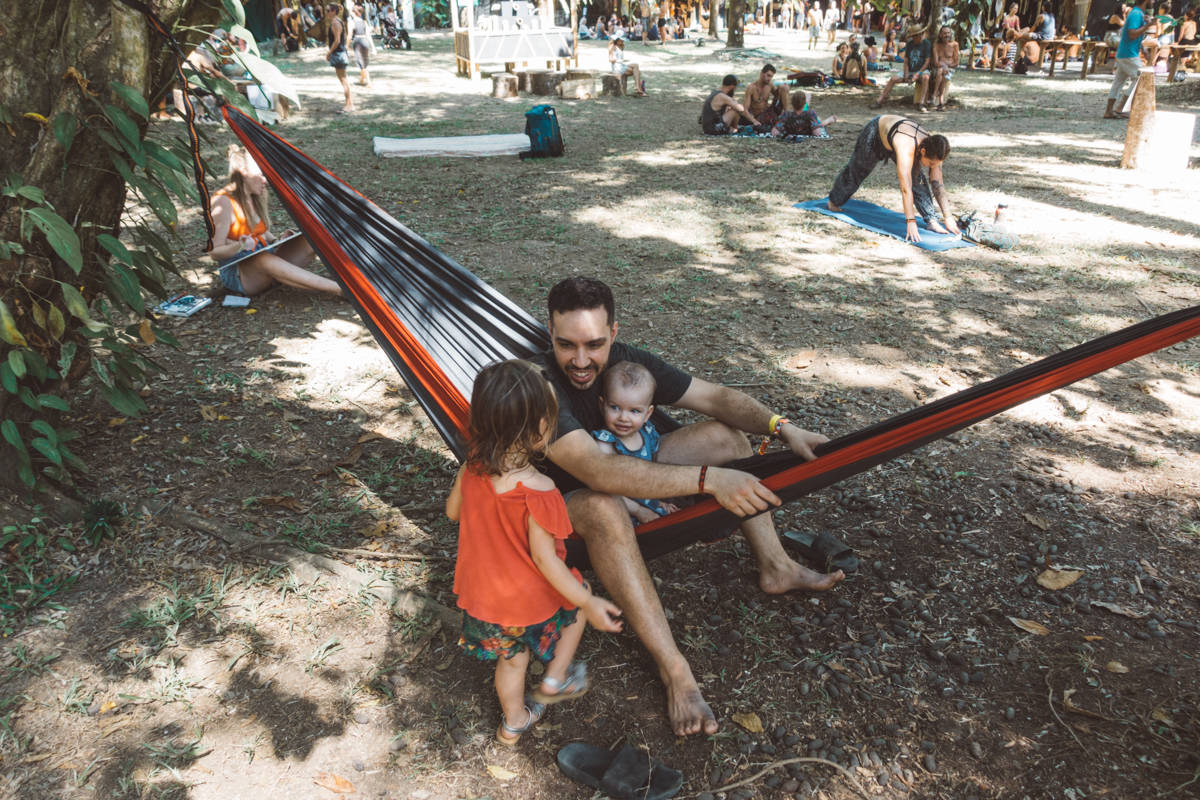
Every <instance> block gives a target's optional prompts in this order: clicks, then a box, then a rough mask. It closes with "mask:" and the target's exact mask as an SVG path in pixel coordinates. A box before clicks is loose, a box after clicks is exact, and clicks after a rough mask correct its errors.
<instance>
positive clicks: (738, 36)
mask: <svg viewBox="0 0 1200 800" xmlns="http://www.w3.org/2000/svg"><path fill="white" fill-rule="evenodd" d="M725 15H726V17H727V19H726V20H725V25H726V27H727V28H728V31H729V33H728V35H727V36H726V37H725V46H726V47H745V46H746V32H745V27H746V25H745V23H746V0H728V2H726V3H725Z"/></svg>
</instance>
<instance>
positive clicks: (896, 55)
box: [883, 28, 901, 61]
mask: <svg viewBox="0 0 1200 800" xmlns="http://www.w3.org/2000/svg"><path fill="white" fill-rule="evenodd" d="M883 60H884V61H900V60H901V58H900V48H899V47H898V46H897V45H896V31H895V29H894V28H889V29H888V32H887V35H886V36H885V37H884V39H883Z"/></svg>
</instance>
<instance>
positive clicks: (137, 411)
mask: <svg viewBox="0 0 1200 800" xmlns="http://www.w3.org/2000/svg"><path fill="white" fill-rule="evenodd" d="M101 393H102V394H103V395H104V399H105V400H107V401H108V404H109V405H110V406H112V407H113V408H114V409H116V410H117V412H118V413H120V414H124V415H125V416H127V417H140V416H141V415H142V412H143V411H145V410H146V404H145V403H144V402H143V401H142V398H140V397H138V396H137V393H136V392H133V391H130V390H129V389H109V388H104V389H102V390H101Z"/></svg>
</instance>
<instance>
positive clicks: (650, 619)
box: [539, 278, 845, 736]
mask: <svg viewBox="0 0 1200 800" xmlns="http://www.w3.org/2000/svg"><path fill="white" fill-rule="evenodd" d="M548 307H549V314H550V319H549V323H550V336H551V341H552V348H551V349H550V350H549V351H547V352H546V353H544V354H543V355H542V356H541V357H540V359H539V360H540V361H541V363H542V366H543V367H544V368H545V369H546V372H547V376H548V378H549V379H550V382H551V384H552V385H553V386H554V388H555V391H556V392H557V394H558V401H559V416H558V430H557V431H556V433H555V438H554V440H553V441H552V443H551V444H550V447H549V449H548V456H549V459H550V461H551V462H553V464H554V466H556V467H558V468H559V469H561V470H564V471H565V472H566V473H569V475H570V476H573V477H574V479H575V487H576V488H575V490H574V491H572V488H571V486H570V485H569V484H566V483H560V484H559V485H560V488H562V490H563V492H564V494H567V510H568V511H569V513H570V517H571V523H572V525H573V526H574V528H575V532H576V533H578V534H579V535H580V536H581V537H582V538H583V539H584V541H585V542H586V543H587V548H588V556H589V558H590V559H591V562H592V566H593V567H594V568H595V570H596V574H597V575H598V576H599V578H600V580H601V582H602V583H603V584H604V586H605V588H606V589H607V590H608V591H609V592H610V593H611V594H612V596H613V597H614V599H615V600H616V602H617V604H618V605H619V606H620V607H621V608H622V609H623V610H624V612H625V618H626V619H627V620H628V621H629V623H630V624H631V625H632V627H633V630H634V631H635V632H636V633H637V635H638V637H639V638H640V639H641V640H642V643H643V644H644V645H645V646H646V649H647V650H648V651H649V652H650V655H651V657H652V658H653V659H654V661H655V663H656V664H657V666H658V670H659V675H660V677H661V678H662V680H663V683H664V684H665V686H666V690H667V715H668V717H669V718H670V722H671V726H672V728H673V729H674V731H675V733H676V734H677V735H680V736H687V735H689V734H695V733H703V734H707V735H711V734H713V733H716V731H717V729H718V725H717V721H716V718H715V717H714V716H713V713H712V711H711V709H709V707H708V704H707V703H706V702H705V701H704V697H703V695H701V693H700V688H699V686H698V685H697V684H696V679H695V677H694V676H693V675H692V671H691V667H690V666H689V664H688V662H687V660H686V659H685V658H684V657H683V654H682V653H681V652H680V651H679V648H678V646H677V645H676V644H675V639H674V636H673V635H672V633H671V629H670V626H669V625H668V623H667V618H666V614H665V613H664V612H663V608H662V603H661V602H660V600H659V598H658V592H657V591H656V589H655V586H654V582H653V580H652V579H651V577H650V573H649V572H648V571H647V569H646V564H645V561H644V560H643V559H642V555H641V552H640V551H639V549H638V546H637V542H636V540H635V535H634V529H633V525H632V523H631V521H630V517H629V513H628V512H627V511H626V509H625V506H624V504H623V503H622V502H621V500H620V497H621V496H626V497H647V498H659V499H662V498H672V497H681V496H685V495H691V494H696V493H700V494H709V495H712V496H713V498H715V499H716V500H717V502H719V503H720V504H721V505H722V506H724V507H725V508H727V509H728V510H730V511H732V512H734V513H736V514H738V515H739V516H742V517H749V519H747V520H746V521H745V522H744V523H743V524H742V527H741V530H742V533H743V534H744V535H745V536H746V539H747V541H748V542H749V544H750V548H751V550H752V551H753V552H754V556H755V559H756V560H757V562H758V567H759V588H761V589H762V590H763V591H765V592H767V593H768V594H783V593H786V592H790V591H794V590H797V589H806V590H810V591H823V590H825V589H829V588H831V587H833V586H834V585H836V584H837V583H838V582H839V581H841V580H842V579H843V578H844V577H845V575H844V574H843V573H842V572H841V570H838V571H837V572H833V573H830V574H822V573H818V572H814V571H813V570H810V569H808V568H806V567H803V566H801V565H800V564H798V563H796V562H795V561H793V560H792V559H791V558H790V557H788V555H787V554H786V553H785V552H784V550H783V546H782V544H781V543H780V540H779V536H778V535H777V534H776V532H775V525H774V522H773V521H772V519H771V515H770V514H762V513H760V512H763V511H766V510H767V509H768V508H770V507H771V506H774V505H778V504H779V502H780V501H779V498H778V497H776V496H775V494H774V493H773V492H772V491H771V490H769V489H768V488H767V487H765V486H763V484H762V483H760V482H759V480H758V479H757V478H756V477H754V476H753V475H750V474H748V473H745V472H739V471H737V470H733V469H725V468H722V467H720V466H711V467H701V466H697V465H703V464H712V465H719V464H725V463H728V462H730V461H733V460H735V459H738V458H744V457H746V456H749V455H751V452H752V448H751V446H750V443H749V441H748V440H747V438H746V434H747V433H750V434H758V435H762V434H764V433H766V434H773V435H775V436H778V437H779V438H780V439H781V440H782V441H783V442H784V443H785V444H786V445H787V446H788V447H790V448H791V449H792V451H794V452H795V453H797V454H799V455H801V456H803V457H804V458H807V459H812V458H814V457H815V456H814V454H813V450H812V448H813V447H815V446H817V445H818V444H820V443H821V442H824V441H826V437H824V436H822V435H820V434H817V433H811V432H809V431H805V430H802V429H801V428H798V427H796V426H795V425H792V424H791V423H790V422H789V421H787V420H785V419H783V418H782V417H780V416H779V415H777V414H772V413H771V411H770V409H768V408H766V407H765V406H764V405H762V404H761V403H759V402H758V401H757V400H755V399H753V398H752V397H750V396H749V395H747V394H745V393H743V392H739V391H737V390H735V389H730V388H727V387H724V386H719V385H716V384H712V383H709V382H707V381H704V380H701V379H699V378H694V377H692V376H690V375H688V374H687V373H685V372H683V371H682V370H680V369H677V368H676V367H673V366H671V365H670V364H668V363H667V362H665V361H663V360H662V359H661V358H659V357H657V356H655V355H653V354H651V353H649V352H647V351H645V350H641V349H639V348H636V347H630V346H628V345H625V344H622V343H620V342H617V341H616V340H615V339H616V336H617V323H616V321H615V319H614V304H613V297H612V290H611V289H609V288H608V286H606V285H605V284H603V283H601V282H600V281H597V280H594V279H591V278H568V279H567V280H564V281H561V282H559V283H558V284H557V285H555V286H554V288H552V289H551V290H550V295H549V298H548ZM621 361H633V362H636V363H638V364H641V365H642V366H644V367H646V369H648V370H649V371H650V373H651V374H652V375H653V376H654V379H655V381H656V384H657V385H656V388H655V392H654V401H653V402H654V405H656V406H674V407H676V408H685V409H689V410H692V411H696V412H699V413H701V414H705V415H707V416H709V417H712V419H711V420H708V421H705V422H699V423H696V424H694V425H688V426H685V427H682V428H679V429H678V430H675V431H672V432H670V433H666V434H664V435H663V436H662V440H661V444H660V446H659V451H658V456H657V460H656V461H653V462H651V461H642V460H640V459H637V458H631V457H628V456H622V455H617V454H615V453H606V452H604V451H602V450H601V449H600V447H599V446H598V444H597V443H596V441H595V439H593V438H592V436H591V434H590V433H589V431H591V430H594V429H597V428H601V427H603V424H604V422H603V415H602V411H601V406H600V380H599V378H600V376H601V374H602V373H603V372H604V370H605V368H606V367H607V366H608V365H609V364H616V363H618V362H621ZM686 465H692V466H686ZM557 480H558V479H556V481H557Z"/></svg>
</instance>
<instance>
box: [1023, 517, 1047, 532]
mask: <svg viewBox="0 0 1200 800" xmlns="http://www.w3.org/2000/svg"><path fill="white" fill-rule="evenodd" d="M1021 516H1023V517H1024V518H1025V521H1026V522H1028V523H1029V524H1030V525H1032V526H1033V527H1035V528H1040V529H1041V530H1044V531H1048V530H1050V523H1049V522H1046V520H1044V519H1042V518H1041V517H1039V516H1037V515H1035V514H1028V513H1026V514H1022V515H1021Z"/></svg>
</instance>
